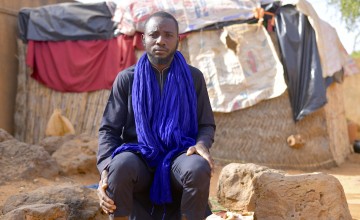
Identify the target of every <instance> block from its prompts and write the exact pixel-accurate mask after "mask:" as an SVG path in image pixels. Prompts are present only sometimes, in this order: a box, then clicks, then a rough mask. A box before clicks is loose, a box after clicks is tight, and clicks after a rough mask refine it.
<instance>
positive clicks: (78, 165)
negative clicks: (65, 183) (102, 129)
mask: <svg viewBox="0 0 360 220" xmlns="http://www.w3.org/2000/svg"><path fill="white" fill-rule="evenodd" d="M97 150H98V141H97V138H96V137H91V136H89V135H86V134H81V135H79V136H76V137H74V138H72V139H71V140H69V141H65V142H64V143H63V144H62V145H61V146H60V147H59V149H58V150H56V151H55V152H54V153H53V154H52V157H53V158H54V159H55V160H56V161H57V163H58V164H59V167H60V170H61V173H62V174H66V175H71V174H79V173H80V174H85V173H96V174H97V173H98V170H97V168H96V153H97Z"/></svg>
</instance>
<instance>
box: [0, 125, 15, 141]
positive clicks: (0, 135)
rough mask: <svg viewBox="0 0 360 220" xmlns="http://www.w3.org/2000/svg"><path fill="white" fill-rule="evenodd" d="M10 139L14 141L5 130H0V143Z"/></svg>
mask: <svg viewBox="0 0 360 220" xmlns="http://www.w3.org/2000/svg"><path fill="white" fill-rule="evenodd" d="M10 139H14V137H13V136H11V135H10V134H9V133H7V132H6V131H5V130H4V129H2V128H0V142H3V141H7V140H10Z"/></svg>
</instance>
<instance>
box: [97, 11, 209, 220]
mask: <svg viewBox="0 0 360 220" xmlns="http://www.w3.org/2000/svg"><path fill="white" fill-rule="evenodd" d="M178 32H179V29H178V23H177V21H176V19H175V18H174V17H173V16H172V15H170V14H168V13H166V12H157V13H155V14H153V15H151V16H150V17H149V18H148V20H147V21H146V23H145V31H144V35H143V43H144V46H145V50H146V53H145V54H144V55H143V56H142V57H141V58H140V59H139V61H138V62H137V64H136V65H135V66H132V67H129V68H128V69H126V70H124V71H122V72H121V73H120V74H119V75H118V76H117V78H116V79H115V81H114V84H113V88H112V91H111V94H110V97H109V100H108V103H107V106H106V108H105V112H104V116H103V119H102V122H101V125H100V129H99V151H98V156H97V159H98V161H97V166H98V169H99V171H100V173H101V180H100V183H99V188H98V196H99V199H100V206H101V208H102V209H103V210H104V212H105V213H108V214H109V215H110V219H115V220H120V219H128V218H130V219H140V220H147V219H169V220H170V219H171V220H173V219H189V220H201V219H205V218H206V216H208V215H210V214H211V212H210V210H209V207H208V203H207V201H208V196H209V185H210V177H211V170H212V168H213V160H212V158H211V156H210V153H209V148H210V147H211V145H212V143H213V138H214V132H215V123H214V117H213V113H212V109H211V106H210V102H209V97H208V93H207V89H206V84H205V80H204V77H203V75H202V73H201V72H200V70H198V69H196V68H194V67H192V66H189V65H188V64H187V63H186V61H185V59H184V57H183V56H182V55H181V53H180V52H178V51H177V47H178V42H179V33H178Z"/></svg>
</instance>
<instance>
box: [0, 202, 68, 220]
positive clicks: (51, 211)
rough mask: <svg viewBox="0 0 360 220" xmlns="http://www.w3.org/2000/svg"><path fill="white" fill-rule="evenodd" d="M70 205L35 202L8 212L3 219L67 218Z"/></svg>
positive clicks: (56, 219) (58, 219)
mask: <svg viewBox="0 0 360 220" xmlns="http://www.w3.org/2000/svg"><path fill="white" fill-rule="evenodd" d="M68 213H69V207H68V206H67V205H65V204H61V203H57V204H34V205H25V206H21V207H19V208H17V209H14V210H12V211H11V212H8V213H7V214H6V215H4V216H3V217H2V218H1V219H3V220H40V219H54V220H67V219H68V216H69V215H68Z"/></svg>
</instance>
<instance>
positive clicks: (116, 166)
mask: <svg viewBox="0 0 360 220" xmlns="http://www.w3.org/2000/svg"><path fill="white" fill-rule="evenodd" d="M151 181H152V174H151V172H150V171H149V170H148V168H147V166H146V164H145V163H144V161H143V160H142V159H141V158H140V157H139V156H137V155H135V154H133V153H130V152H122V153H120V154H118V155H116V156H115V157H114V158H113V159H112V161H111V162H110V165H109V176H108V185H109V186H108V188H107V190H106V192H107V194H108V196H109V197H110V198H111V199H113V200H114V202H115V205H116V210H115V212H114V213H113V214H112V215H110V219H114V220H123V219H128V217H127V216H130V215H131V213H132V211H133V210H134V207H133V205H134V193H136V194H141V193H142V192H144V194H145V196H147V192H148V191H149V188H150V185H151ZM135 205H136V206H138V205H140V204H139V203H138V202H135ZM136 211H137V213H136V215H139V216H136V217H134V219H151V217H150V216H148V213H147V211H146V210H143V211H142V210H141V208H140V207H136ZM120 217H121V218H120Z"/></svg>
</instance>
